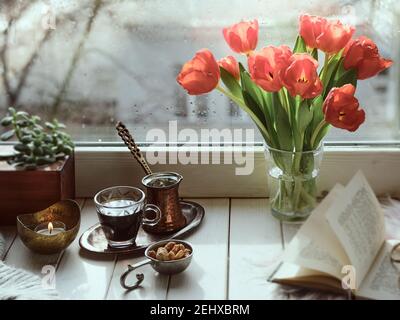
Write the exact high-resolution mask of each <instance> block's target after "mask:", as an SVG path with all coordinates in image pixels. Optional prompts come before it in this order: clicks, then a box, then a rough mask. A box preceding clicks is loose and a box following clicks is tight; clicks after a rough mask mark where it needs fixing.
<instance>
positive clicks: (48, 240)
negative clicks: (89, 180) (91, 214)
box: [17, 200, 81, 254]
mask: <svg viewBox="0 0 400 320" xmlns="http://www.w3.org/2000/svg"><path fill="white" fill-rule="evenodd" d="M80 220H81V212H80V208H79V205H78V204H77V203H76V202H75V201H73V200H62V201H59V202H57V203H55V204H53V205H52V206H50V207H48V208H46V209H44V210H42V211H39V212H36V213H30V214H22V215H19V216H18V217H17V229H18V234H19V236H20V238H21V240H22V242H23V243H24V244H25V245H26V246H27V247H28V248H29V249H31V250H33V251H35V252H37V253H40V254H54V253H59V252H61V251H62V250H64V249H65V248H67V247H68V246H69V245H70V244H71V242H72V241H74V239H75V238H76V235H77V234H78V231H79V227H80ZM49 223H51V226H50V225H49Z"/></svg>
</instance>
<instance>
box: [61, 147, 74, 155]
mask: <svg viewBox="0 0 400 320" xmlns="http://www.w3.org/2000/svg"><path fill="white" fill-rule="evenodd" d="M63 152H64V153H65V154H66V155H71V154H72V152H73V148H71V147H70V146H64V148H63Z"/></svg>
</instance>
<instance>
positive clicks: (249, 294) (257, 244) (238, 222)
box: [228, 199, 286, 300]
mask: <svg viewBox="0 0 400 320" xmlns="http://www.w3.org/2000/svg"><path fill="white" fill-rule="evenodd" d="M281 254H282V235H281V228H280V223H279V222H278V221H277V220H276V219H275V218H274V217H273V216H272V215H271V213H270V208H269V203H268V200H267V199H232V200H231V221H230V254H229V296H228V298H229V299H255V300H256V299H284V298H286V296H284V295H281V292H280V290H279V286H278V285H276V284H274V283H270V282H268V281H267V279H268V277H269V276H270V274H271V273H272V272H273V271H274V270H275V268H276V267H277V263H278V262H279V260H280V256H281Z"/></svg>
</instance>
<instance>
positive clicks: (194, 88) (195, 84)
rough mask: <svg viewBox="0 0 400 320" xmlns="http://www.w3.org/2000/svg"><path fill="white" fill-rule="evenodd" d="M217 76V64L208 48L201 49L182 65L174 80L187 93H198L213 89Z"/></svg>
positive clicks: (218, 76)
mask: <svg viewBox="0 0 400 320" xmlns="http://www.w3.org/2000/svg"><path fill="white" fill-rule="evenodd" d="M219 78H220V71H219V66H218V63H217V61H216V60H215V58H214V56H213V54H212V53H211V51H210V50H208V49H202V50H200V51H197V52H196V55H195V56H194V58H193V59H192V60H190V61H188V62H186V63H185V64H184V65H183V67H182V70H181V72H180V73H179V75H178V77H177V78H176V80H177V81H178V83H179V84H180V85H181V86H182V87H183V88H184V89H186V90H187V92H188V93H189V94H191V95H199V94H204V93H208V92H210V91H212V90H214V89H215V88H216V87H217V85H218V82H219Z"/></svg>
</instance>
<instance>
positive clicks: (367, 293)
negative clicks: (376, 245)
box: [357, 241, 400, 300]
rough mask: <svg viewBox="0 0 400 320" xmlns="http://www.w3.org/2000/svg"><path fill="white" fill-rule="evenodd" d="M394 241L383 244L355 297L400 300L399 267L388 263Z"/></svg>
mask: <svg viewBox="0 0 400 320" xmlns="http://www.w3.org/2000/svg"><path fill="white" fill-rule="evenodd" d="M395 243H396V241H388V242H385V243H384V245H383V246H382V249H381V251H380V252H379V254H378V257H377V258H376V260H375V262H374V264H373V265H372V267H371V269H370V271H369V272H368V275H367V276H366V277H365V279H364V281H363V283H362V285H361V288H360V290H359V291H358V292H357V295H359V296H361V297H364V298H370V299H385V300H400V265H399V267H398V269H397V268H396V267H395V266H394V265H393V264H392V263H391V261H390V252H391V250H392V248H393V246H394V244H395Z"/></svg>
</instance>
